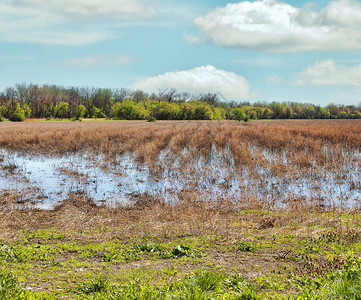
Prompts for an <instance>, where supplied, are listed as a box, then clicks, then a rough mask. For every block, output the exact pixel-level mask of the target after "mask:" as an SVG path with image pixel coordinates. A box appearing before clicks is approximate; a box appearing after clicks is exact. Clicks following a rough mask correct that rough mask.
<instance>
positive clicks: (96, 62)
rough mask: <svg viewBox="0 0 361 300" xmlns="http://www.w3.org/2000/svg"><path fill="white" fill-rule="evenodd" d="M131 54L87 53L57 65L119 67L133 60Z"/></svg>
mask: <svg viewBox="0 0 361 300" xmlns="http://www.w3.org/2000/svg"><path fill="white" fill-rule="evenodd" d="M134 60H135V58H134V57H133V56H130V55H127V54H120V55H115V54H100V55H88V56H85V57H76V58H72V59H69V60H67V61H63V62H61V63H60V64H59V65H60V66H62V67H84V68H94V67H98V66H107V67H112V66H115V67H120V66H125V65H128V64H130V63H131V62H132V61H134Z"/></svg>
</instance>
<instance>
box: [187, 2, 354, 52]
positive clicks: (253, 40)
mask: <svg viewBox="0 0 361 300" xmlns="http://www.w3.org/2000/svg"><path fill="white" fill-rule="evenodd" d="M194 23H195V25H196V26H197V27H198V28H199V31H200V34H201V37H202V38H203V40H208V41H211V42H213V43H214V44H217V45H221V46H225V47H235V48H246V49H256V50H264V51H272V52H297V51H308V50H360V49H361V31H360V30H359V28H360V27H361V3H360V2H359V1H353V0H335V1H332V2H330V3H329V4H328V5H327V6H326V7H324V8H323V9H322V10H321V11H314V10H312V9H311V8H309V7H308V6H306V7H303V8H297V7H294V6H292V5H290V4H287V3H285V2H281V1H276V0H258V1H254V2H249V1H243V2H238V3H229V4H227V5H226V6H225V7H220V8H217V9H215V10H213V11H211V12H210V13H208V14H206V15H203V16H200V17H198V18H196V19H195V20H194Z"/></svg>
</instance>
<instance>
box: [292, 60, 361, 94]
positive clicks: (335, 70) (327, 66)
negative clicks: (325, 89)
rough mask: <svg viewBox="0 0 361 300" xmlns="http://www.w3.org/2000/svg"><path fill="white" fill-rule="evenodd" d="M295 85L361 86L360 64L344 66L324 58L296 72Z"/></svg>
mask: <svg viewBox="0 0 361 300" xmlns="http://www.w3.org/2000/svg"><path fill="white" fill-rule="evenodd" d="M295 84H296V85H301V86H307V85H315V86H353V87H361V64H360V65H356V66H346V65H339V64H336V63H335V62H334V61H333V60H331V59H329V60H325V61H321V62H317V63H315V64H314V65H313V66H309V67H307V68H306V69H305V70H303V71H302V72H300V73H299V74H298V80H297V81H296V83H295Z"/></svg>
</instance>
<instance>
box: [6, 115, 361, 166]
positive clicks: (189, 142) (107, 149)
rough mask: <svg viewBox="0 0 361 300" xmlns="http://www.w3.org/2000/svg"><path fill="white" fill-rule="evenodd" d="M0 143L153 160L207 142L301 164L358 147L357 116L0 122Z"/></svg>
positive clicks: (205, 147)
mask: <svg viewBox="0 0 361 300" xmlns="http://www.w3.org/2000/svg"><path fill="white" fill-rule="evenodd" d="M0 130H1V135H0V147H2V148H7V149H13V150H24V151H29V150H31V151H37V152H38V151H40V152H44V153H54V154H64V153H67V152H77V151H92V152H100V153H106V154H108V155H117V154H122V153H125V152H130V153H137V155H138V157H139V159H140V160H146V161H152V160H154V159H155V158H156V157H157V155H158V154H159V153H160V152H161V151H162V150H164V149H170V150H171V151H172V152H174V154H181V152H182V150H184V149H188V150H189V151H190V153H192V154H193V155H199V154H201V155H203V156H204V157H208V156H209V155H210V154H211V150H212V146H214V147H215V148H216V149H217V150H219V151H225V149H226V148H227V147H229V148H230V149H231V152H232V155H233V158H234V159H235V161H236V162H237V163H242V164H252V163H253V162H252V158H253V155H251V154H250V153H249V152H250V150H249V147H248V146H249V145H253V146H257V147H260V148H266V149H269V150H270V151H273V152H282V151H287V152H288V153H293V154H294V157H291V160H293V161H294V162H296V163H297V164H299V165H303V164H304V163H305V162H304V161H305V160H306V159H305V157H309V158H312V159H315V160H316V161H317V162H319V163H328V164H330V163H331V164H332V163H335V162H337V160H338V159H339V158H340V157H341V156H342V150H344V148H346V149H348V150H350V151H352V150H355V149H360V147H361V134H360V133H361V122H360V121H359V120H318V121H269V122H265V121H258V122H252V123H251V124H247V125H245V124H243V123H238V122H232V121H219V122H206V121H201V122H196V121H192V122H181V121H176V122H173V121H166V122H157V123H146V122H142V121H134V122H132V121H129V122H86V123H22V124H12V123H1V124H0Z"/></svg>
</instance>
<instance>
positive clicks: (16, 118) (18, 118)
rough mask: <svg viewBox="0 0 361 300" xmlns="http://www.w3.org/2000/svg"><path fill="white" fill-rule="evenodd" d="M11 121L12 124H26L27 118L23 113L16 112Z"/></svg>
mask: <svg viewBox="0 0 361 300" xmlns="http://www.w3.org/2000/svg"><path fill="white" fill-rule="evenodd" d="M10 121H11V122H24V121H25V116H24V115H23V114H21V113H18V112H15V113H14V114H13V115H12V116H11V117H10Z"/></svg>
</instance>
